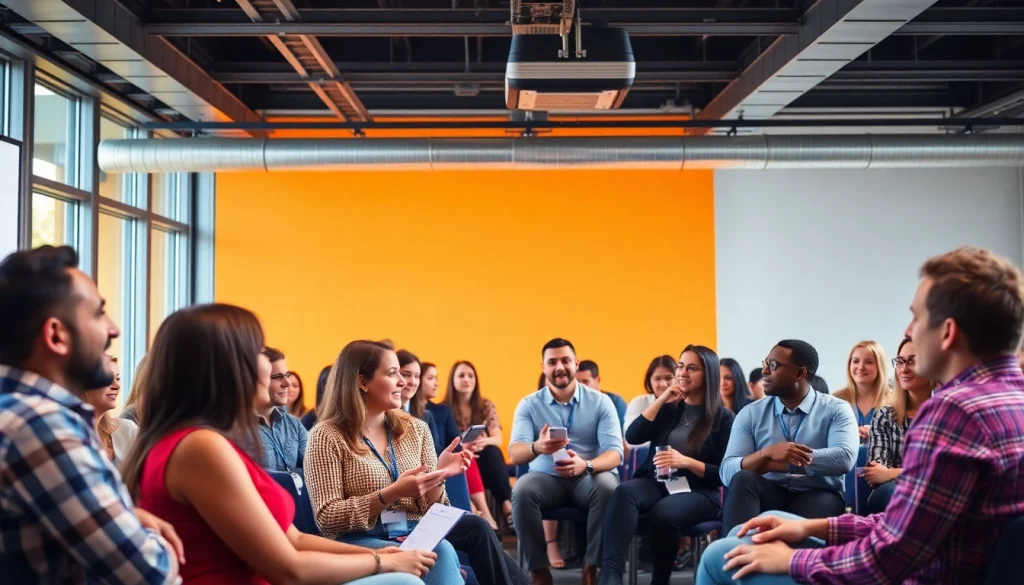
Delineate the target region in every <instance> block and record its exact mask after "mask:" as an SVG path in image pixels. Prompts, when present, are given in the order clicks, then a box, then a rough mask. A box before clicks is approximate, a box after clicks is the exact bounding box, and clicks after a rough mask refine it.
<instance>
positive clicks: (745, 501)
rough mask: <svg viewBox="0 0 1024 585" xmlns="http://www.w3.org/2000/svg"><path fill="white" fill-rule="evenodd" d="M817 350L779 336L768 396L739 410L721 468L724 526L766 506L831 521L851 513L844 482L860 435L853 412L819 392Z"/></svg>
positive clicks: (768, 371) (770, 360)
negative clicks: (725, 489)
mask: <svg viewBox="0 0 1024 585" xmlns="http://www.w3.org/2000/svg"><path fill="white" fill-rule="evenodd" d="M817 369H818V352H817V351H816V350H815V349H814V347H813V346H811V344H809V343H807V342H806V341H800V340H795V339H788V340H784V341H780V342H779V343H778V344H777V345H776V346H775V347H774V348H772V351H771V353H769V354H768V357H767V358H765V360H764V364H763V370H762V374H763V378H762V382H763V383H764V393H765V395H766V396H767V397H768V399H767V400H761V401H759V402H755V403H753V404H750V405H748V406H747V407H745V408H744V409H743V410H741V411H740V412H739V414H737V415H736V421H735V423H734V424H733V427H732V434H731V435H730V436H729V446H728V447H727V448H726V451H725V459H724V460H723V461H722V466H721V468H720V470H719V472H720V474H721V477H722V483H723V484H725V485H726V486H728V495H727V496H726V500H725V507H724V509H723V511H722V520H723V521H722V523H723V525H724V527H723V529H724V531H726V532H728V531H729V530H731V529H732V527H734V526H737V525H740V524H743V523H744V522H746V521H747V520H750V519H751V518H754V517H756V516H757V515H759V514H761V513H762V512H765V511H767V510H785V511H787V512H791V513H793V514H798V515H800V516H803V517H805V518H827V517H830V516H837V515H839V514H842V513H843V512H844V511H845V510H846V502H845V500H844V498H843V486H844V479H845V476H846V474H847V473H849V472H850V470H851V469H853V466H854V464H855V463H856V460H857V449H858V447H859V444H860V438H859V435H858V433H857V419H856V417H854V415H853V409H851V408H850V405H849V404H847V403H846V402H845V401H843V400H839V399H838V398H835V397H833V396H831V395H829V394H822V393H820V392H815V391H814V389H813V388H812V387H811V384H810V382H811V380H812V379H813V378H814V375H815V372H816V371H817Z"/></svg>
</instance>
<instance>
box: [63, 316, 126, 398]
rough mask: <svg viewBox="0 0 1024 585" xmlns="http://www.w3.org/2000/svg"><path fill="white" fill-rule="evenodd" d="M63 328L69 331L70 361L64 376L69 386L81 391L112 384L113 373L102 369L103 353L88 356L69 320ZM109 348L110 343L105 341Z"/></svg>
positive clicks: (75, 328) (76, 329) (76, 330)
mask: <svg viewBox="0 0 1024 585" xmlns="http://www.w3.org/2000/svg"><path fill="white" fill-rule="evenodd" d="M65 326H66V327H67V328H68V330H69V331H71V359H70V361H68V365H67V369H66V371H65V372H64V375H65V376H66V377H67V383H68V384H69V385H76V386H78V388H80V389H81V390H95V389H98V388H107V387H109V386H110V385H111V384H113V383H114V372H113V371H111V370H107V369H105V368H104V364H103V353H104V352H105V351H106V348H104V351H101V352H100V354H99V355H98V356H96V357H92V356H89V355H88V353H87V352H86V351H85V349H84V348H83V347H82V344H81V337H80V336H79V335H78V328H77V327H76V326H75V325H73V324H72V323H71V321H70V320H68V321H65ZM107 345H108V347H109V345H110V341H109V340H108V341H107Z"/></svg>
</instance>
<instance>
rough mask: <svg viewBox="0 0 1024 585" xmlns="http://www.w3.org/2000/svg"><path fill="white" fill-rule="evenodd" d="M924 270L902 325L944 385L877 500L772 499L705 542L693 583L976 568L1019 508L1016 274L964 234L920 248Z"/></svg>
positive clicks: (907, 575)
mask: <svg viewBox="0 0 1024 585" xmlns="http://www.w3.org/2000/svg"><path fill="white" fill-rule="evenodd" d="M921 277H922V278H921V282H920V285H919V286H918V289H917V294H916V295H915V297H914V301H913V304H912V305H911V313H912V318H911V321H910V325H909V327H908V328H907V332H906V334H907V336H908V337H910V338H911V339H913V341H914V345H915V347H916V349H917V357H916V366H915V367H916V372H917V375H919V376H922V377H924V378H928V379H930V380H936V381H938V382H940V383H942V387H941V388H939V389H938V390H937V391H936V392H935V394H934V395H933V396H932V398H931V399H929V400H928V401H927V402H926V403H925V404H924V406H922V407H921V410H920V412H919V413H918V416H917V418H916V419H915V420H914V423H913V424H912V425H911V427H910V429H909V430H908V431H907V436H906V448H905V451H904V458H903V474H902V475H901V476H900V479H899V482H898V484H897V487H896V492H895V493H894V494H893V497H892V500H890V503H889V506H888V508H887V509H886V511H885V512H883V513H881V514H874V515H872V516H867V517H859V516H855V515H852V514H845V515H843V516H839V517H837V518H829V519H825V520H804V519H802V518H798V517H795V516H792V515H783V514H780V513H778V512H768V513H766V514H763V515H762V516H761V517H758V518H755V519H753V520H751V521H749V522H747V523H746V524H745V525H743V526H740V527H737V528H736V529H735V530H734V532H733V533H731V534H730V537H729V538H725V539H722V540H719V541H718V542H716V543H714V544H713V545H711V547H709V548H708V550H707V553H706V554H705V556H704V558H703V559H702V560H701V564H700V567H699V569H698V572H697V584H698V585H707V584H712V583H734V580H733V579H734V578H742V582H743V583H748V584H751V585H755V584H761V583H764V584H768V583H771V584H784V583H794V582H797V583H828V584H840V583H841V584H849V585H859V584H864V585H868V584H875V583H909V584H926V583H927V584H932V583H948V584H950V585H952V584H963V583H981V582H982V581H983V578H984V574H985V570H986V568H987V566H988V564H989V562H990V560H991V555H992V551H993V550H994V549H995V544H996V541H997V539H998V538H999V535H1000V533H1001V532H1002V529H1003V526H1004V525H1006V523H1007V522H1008V521H1009V520H1011V519H1013V518H1015V517H1017V516H1021V515H1022V514H1024V375H1022V374H1021V368H1020V365H1019V364H1018V363H1017V357H1016V353H1017V350H1018V348H1019V347H1020V344H1021V336H1022V333H1024V277H1022V275H1021V272H1020V271H1019V270H1018V269H1017V268H1016V267H1014V266H1013V265H1012V264H1010V263H1009V262H1007V261H1006V260H1004V259H1002V258H997V257H995V256H993V255H992V254H990V253H989V252H987V251H984V250H978V249H972V248H963V249H960V250H956V251H953V252H950V253H947V254H944V255H942V256H937V257H935V258H932V259H930V260H928V261H927V262H925V264H924V266H923V267H922V268H921ZM744 537H745V538H744ZM791 544H792V545H795V546H796V547H797V548H798V549H799V550H794V549H793V548H791V547H790V545H791ZM826 545H827V546H826Z"/></svg>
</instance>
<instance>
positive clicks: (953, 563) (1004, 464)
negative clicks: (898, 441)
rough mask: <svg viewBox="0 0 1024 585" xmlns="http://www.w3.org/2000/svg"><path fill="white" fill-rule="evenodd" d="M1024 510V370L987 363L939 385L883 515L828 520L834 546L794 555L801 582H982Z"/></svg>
mask: <svg viewBox="0 0 1024 585" xmlns="http://www.w3.org/2000/svg"><path fill="white" fill-rule="evenodd" d="M1021 514H1024V375H1022V374H1021V370H1020V366H1019V365H1018V364H1017V358H1016V356H1006V357H1001V358H998V359H994V360H990V361H986V362H982V363H979V364H976V365H975V366H973V367H971V368H969V369H967V370H966V371H964V372H963V373H961V374H960V375H959V376H957V377H956V378H955V379H954V380H952V381H951V382H949V383H948V384H946V385H945V386H943V387H942V388H940V389H939V390H937V391H936V392H935V394H934V395H933V396H932V398H931V399H930V400H928V401H927V402H925V404H924V405H923V406H922V407H921V409H920V411H919V412H918V415H917V418H916V419H915V420H914V424H913V425H911V426H910V429H909V430H908V431H907V435H906V446H905V450H904V457H903V474H902V475H900V481H898V482H897V484H896V492H895V493H894V494H893V496H892V500H891V501H890V502H889V507H888V508H887V509H886V511H885V512H883V513H881V514H874V515H872V516H868V517H860V516H855V515H852V514H844V515H843V516H839V517H837V518H830V519H829V521H828V543H829V544H830V545H833V546H829V547H826V548H822V549H803V550H797V551H794V553H793V558H792V560H791V561H790V565H789V571H790V574H791V575H792V576H793V577H794V578H795V579H796V580H797V581H798V582H801V583H830V584H832V583H834V584H839V583H843V584H847V585H859V584H864V585H868V584H872V585H873V584H875V583H907V584H910V585H921V584H925V583H927V584H933V583H948V584H950V585H953V584H961V583H981V582H982V576H983V574H984V571H985V569H986V568H987V566H988V563H989V561H990V560H991V558H992V551H993V550H994V549H995V543H996V540H997V539H998V538H999V535H1000V532H1001V531H1002V527H1003V526H1004V525H1005V523H1006V522H1007V521H1009V520H1010V519H1012V518H1015V517H1017V516H1020V515H1021Z"/></svg>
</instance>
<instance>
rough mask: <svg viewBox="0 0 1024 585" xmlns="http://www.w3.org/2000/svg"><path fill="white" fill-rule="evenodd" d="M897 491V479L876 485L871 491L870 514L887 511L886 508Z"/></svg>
mask: <svg viewBox="0 0 1024 585" xmlns="http://www.w3.org/2000/svg"><path fill="white" fill-rule="evenodd" d="M895 491H896V480H895V479H894V480H892V481H887V482H885V483H883V484H882V485H880V486H878V487H876V488H875V489H874V490H872V491H871V495H870V496H868V507H867V513H868V514H878V513H880V512H885V509H886V508H887V507H888V506H889V500H891V499H892V494H893V492H895Z"/></svg>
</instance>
